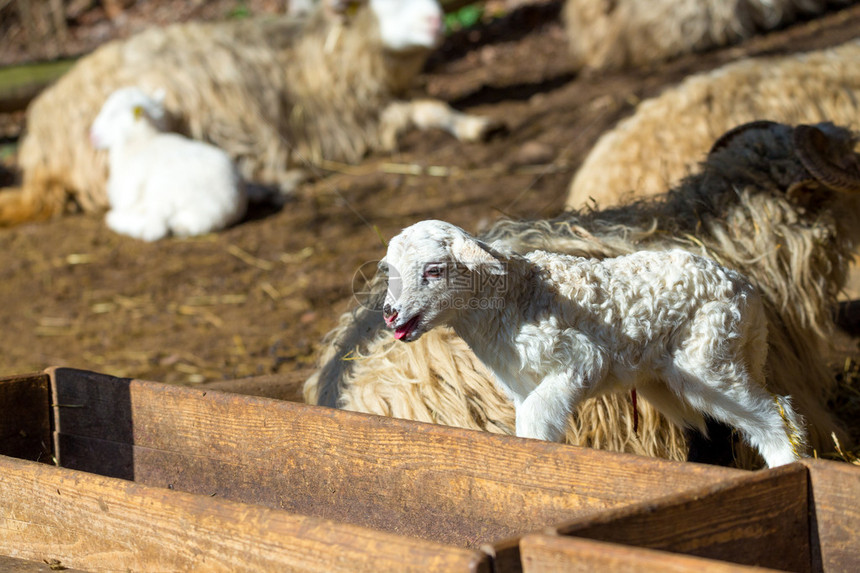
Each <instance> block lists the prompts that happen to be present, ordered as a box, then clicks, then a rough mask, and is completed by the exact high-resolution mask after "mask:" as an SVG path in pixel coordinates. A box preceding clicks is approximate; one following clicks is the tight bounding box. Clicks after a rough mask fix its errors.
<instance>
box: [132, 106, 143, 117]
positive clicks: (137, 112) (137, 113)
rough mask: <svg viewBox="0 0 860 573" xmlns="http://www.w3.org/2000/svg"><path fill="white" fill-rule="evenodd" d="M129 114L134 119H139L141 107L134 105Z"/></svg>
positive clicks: (141, 115)
mask: <svg viewBox="0 0 860 573" xmlns="http://www.w3.org/2000/svg"><path fill="white" fill-rule="evenodd" d="M131 113H133V114H134V119H136V120H137V119H140V118H142V117H143V107H142V106H139V105H136V106H134V107H133V108H132V110H131Z"/></svg>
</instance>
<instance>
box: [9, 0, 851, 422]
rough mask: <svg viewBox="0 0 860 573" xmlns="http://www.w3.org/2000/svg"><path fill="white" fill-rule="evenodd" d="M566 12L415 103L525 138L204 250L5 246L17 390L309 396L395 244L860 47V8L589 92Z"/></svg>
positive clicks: (483, 51) (416, 136)
mask: <svg viewBox="0 0 860 573" xmlns="http://www.w3.org/2000/svg"><path fill="white" fill-rule="evenodd" d="M559 5H560V3H558V2H550V3H549V4H546V5H544V6H542V7H531V8H525V9H522V10H519V11H516V12H514V13H512V14H510V15H509V16H507V17H505V18H502V19H499V20H495V21H493V22H490V23H488V24H485V25H482V26H480V27H479V28H478V29H476V30H472V31H469V32H465V33H458V34H454V35H453V36H451V37H450V38H449V39H448V41H447V42H446V44H445V45H444V46H443V47H442V49H440V51H439V53H438V54H436V55H435V56H434V57H433V58H432V59H431V61H430V63H429V64H428V67H427V71H426V73H425V74H424V75H423V76H422V77H421V81H420V85H418V86H416V93H429V94H430V95H432V96H435V97H441V98H443V99H446V100H448V101H450V102H452V103H453V104H454V105H455V106H456V107H458V108H461V109H464V110H467V111H469V112H470V113H475V114H482V115H487V116H491V117H494V118H498V119H500V120H503V121H504V122H505V124H506V125H507V127H508V132H507V133H506V134H502V135H501V136H499V137H496V138H495V139H493V140H492V141H490V142H488V143H485V144H463V143H459V142H457V141H455V140H453V139H452V138H451V137H449V136H447V135H445V134H443V133H437V132H432V133H412V134H409V135H407V136H406V137H405V138H404V140H403V141H402V145H401V148H400V150H399V152H398V153H395V154H390V155H376V156H372V157H368V158H367V159H366V160H365V161H364V162H362V163H361V164H360V165H357V166H343V167H342V168H339V169H337V170H334V171H325V172H324V171H322V170H319V175H320V178H319V180H317V181H316V182H314V183H312V184H309V185H307V186H305V187H303V188H302V189H301V190H300V192H299V193H298V194H297V196H296V197H295V198H294V199H293V200H291V201H289V202H288V203H287V204H286V205H285V206H284V207H283V208H282V209H280V210H274V209H270V210H268V211H267V210H263V209H258V210H256V211H255V212H254V213H252V214H251V215H250V216H249V217H248V219H247V220H245V221H244V222H242V223H241V224H239V225H237V226H235V227H233V228H231V229H229V230H227V231H225V232H222V233H220V234H217V235H209V236H205V237H201V238H196V239H188V240H181V239H168V240H163V241H161V242H157V243H154V244H148V243H144V242H139V241H136V240H134V239H130V238H126V237H123V236H119V235H116V234H114V233H112V232H110V231H109V230H108V229H107V228H106V227H105V225H104V224H103V221H102V218H101V217H99V216H96V215H75V216H68V217H65V218H62V219H58V220H54V221H51V222H48V223H42V224H30V225H26V226H21V227H17V228H12V229H2V230H0V324H2V325H3V328H2V329H0V348H2V357H0V375H5V374H18V373H24V372H28V371H33V370H38V369H42V368H45V367H47V366H53V365H63V366H72V367H78V368H85V369H90V370H95V371H99V372H104V373H109V374H114V375H118V376H133V377H139V378H145V379H150V380H157V381H163V382H170V383H179V384H199V383H204V382H209V381H215V380H224V379H234V378H241V377H246V376H252V375H261V374H277V375H279V376H286V377H289V378H292V379H295V380H301V379H304V378H305V377H306V376H307V375H308V374H309V373H310V372H311V370H312V368H313V365H314V361H315V356H316V352H317V350H318V348H319V347H320V344H321V339H322V338H323V336H324V335H325V333H326V332H328V331H329V330H330V329H331V328H332V327H333V326H334V324H335V322H336V320H337V319H338V317H339V316H340V314H341V313H342V312H343V311H345V310H346V309H347V308H348V307H349V306H350V304H351V302H352V300H353V295H352V283H353V278H354V275H355V273H356V271H357V270H358V269H359V268H360V267H361V266H362V264H364V263H366V262H368V261H376V260H378V259H379V258H381V256H382V255H383V253H384V247H383V243H382V241H381V240H380V235H381V236H382V237H385V238H389V237H391V236H392V235H394V234H396V233H397V232H398V231H399V230H400V229H401V228H402V227H404V226H406V225H408V224H411V223H413V222H415V221H417V220H420V219H424V218H441V219H447V220H450V221H452V222H454V223H456V224H460V225H462V226H464V227H465V228H467V229H469V230H472V231H479V230H480V229H481V228H483V227H485V226H486V225H488V224H489V223H491V222H492V221H494V220H496V219H497V218H499V217H502V216H510V217H529V218H531V217H550V216H554V215H556V214H558V213H559V212H560V211H561V209H562V205H563V203H564V198H565V195H566V192H567V186H568V184H569V182H570V179H571V177H572V175H573V173H574V171H575V169H576V167H577V166H578V165H579V163H580V162H581V161H582V159H583V158H584V156H585V154H586V153H587V151H588V150H589V148H590V147H591V146H592V145H593V144H594V142H595V140H596V139H597V138H598V136H599V135H600V134H601V133H602V132H604V131H605V130H607V129H609V128H610V127H612V126H613V125H614V124H615V123H616V122H617V121H618V120H619V119H620V118H622V117H624V116H625V115H627V114H629V113H630V112H631V111H632V109H633V106H634V105H635V104H636V102H638V101H640V100H641V99H642V98H645V97H649V96H651V95H654V94H656V93H657V92H659V90H660V89H661V88H662V87H664V86H666V85H669V84H671V83H675V82H677V81H678V80H679V79H681V78H682V77H684V76H685V75H687V74H689V73H691V72H695V71H698V70H702V69H708V68H712V67H714V66H716V65H719V64H722V63H724V62H727V61H730V60H733V59H736V58H739V57H743V56H745V55H758V54H769V53H782V52H785V51H794V50H800V49H812V48H818V47H823V46H827V45H833V44H837V43H840V42H842V41H845V40H847V39H849V38H853V37H855V36H856V35H857V34H858V32H860V9H851V10H847V11H844V12H841V13H837V14H833V15H830V16H828V17H826V18H824V19H823V20H819V21H817V22H812V23H807V24H801V25H798V26H795V27H793V28H791V29H788V30H785V31H782V32H778V33H774V34H771V35H768V36H764V37H761V38H757V39H755V40H754V41H751V42H749V43H747V44H745V45H743V46H739V47H734V48H729V49H726V50H722V51H719V52H716V53H711V54H707V55H700V56H695V57H688V58H684V59H683V60H681V61H677V62H674V63H671V64H669V65H666V66H661V67H659V68H656V69H650V70H638V71H635V72H632V73H627V74H612V75H596V76H592V77H584V76H579V75H577V74H575V73H574V72H573V71H572V70H571V69H570V68H569V67H568V65H567V57H566V56H567V54H566V46H565V41H564V34H563V31H562V29H561V25H560V23H559V21H558V11H559ZM666 121H667V122H671V121H672V118H666ZM841 340H842V341H843V344H842V347H843V349H844V353H843V354H842V355H839V356H835V357H834V373H835V374H836V375H840V376H842V377H843V379H844V380H845V383H844V386H845V393H846V396H847V397H846V396H843V397H842V398H840V404H838V405H837V407H839V408H840V409H841V410H842V412H841V413H842V414H843V417H851V418H855V419H856V417H857V414H860V412H857V411H852V409H851V407H849V406H847V404H849V403H850V404H856V403H858V402H860V400H857V397H860V392H858V388H860V385H858V384H857V382H856V379H855V377H854V376H853V375H843V374H851V373H853V372H854V370H856V367H855V366H854V362H853V361H852V359H853V358H854V357H857V356H860V352H858V349H857V339H856V338H851V337H849V336H847V335H845V334H844V333H843V335H842V338H841ZM851 393H853V394H851ZM855 394H856V396H854V395H855ZM851 396H854V397H853V398H852V397H851Z"/></svg>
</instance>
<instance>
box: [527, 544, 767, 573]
mask: <svg viewBox="0 0 860 573" xmlns="http://www.w3.org/2000/svg"><path fill="white" fill-rule="evenodd" d="M520 551H521V553H522V566H523V572H524V573H594V572H595V571H612V572H613V573H753V572H756V573H767V572H768V571H774V570H773V569H764V568H761V567H744V566H742V565H738V564H736V563H726V562H725V561H715V560H712V559H703V558H700V557H690V556H687V555H678V554H675V553H666V552H664V551H655V550H653V549H642V548H640V547H627V546H624V545H616V544H614V543H604V542H601V541H594V540H591V539H579V538H576V537H560V536H557V535H527V536H525V537H523V539H522V541H521V542H520Z"/></svg>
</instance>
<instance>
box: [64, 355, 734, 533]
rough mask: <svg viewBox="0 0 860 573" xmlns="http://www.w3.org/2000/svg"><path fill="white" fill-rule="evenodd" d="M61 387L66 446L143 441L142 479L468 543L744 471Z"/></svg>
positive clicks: (335, 413) (86, 384)
mask: <svg viewBox="0 0 860 573" xmlns="http://www.w3.org/2000/svg"><path fill="white" fill-rule="evenodd" d="M53 377H54V384H55V393H56V399H57V400H58V401H59V402H61V403H71V404H77V405H80V406H82V407H76V408H66V409H62V410H58V412H57V423H56V424H57V428H58V429H59V431H60V432H61V435H63V436H64V439H67V438H68V437H69V436H75V437H76V438H95V439H97V440H105V439H108V440H109V441H123V440H130V441H132V442H133V443H134V446H135V447H134V448H133V455H132V456H131V457H132V458H133V478H134V480H135V481H137V482H140V483H147V484H152V485H158V486H161V487H164V486H165V485H170V486H171V487H174V488H175V489H177V490H182V491H191V492H196V493H203V494H207V495H208V494H215V495H217V496H218V497H223V498H227V499H234V500H238V501H244V502H249V503H259V504H262V505H265V506H268V507H274V508H279V509H285V510H287V511H291V512H295V513H300V514H304V515H312V516H317V517H322V518H327V519H332V520H334V521H338V522H345V523H352V524H355V525H362V526H367V527H372V528H375V529H380V530H384V531H390V532H396V533H400V534H403V535H409V536H415V537H419V538H423V539H430V540H434V541H437V542H441V543H449V544H452V545H458V546H468V547H477V546H479V545H480V544H482V543H492V542H494V541H496V540H499V539H504V538H508V537H514V536H517V535H521V534H523V533H527V532H531V531H534V530H536V529H539V528H542V527H545V526H547V525H549V524H553V523H558V522H563V521H568V520H570V519H573V518H575V517H577V516H582V515H592V514H594V513H595V512H598V511H601V510H603V509H606V508H610V507H618V506H623V505H626V504H630V503H634V502H638V501H642V500H646V499H652V498H654V497H659V496H661V495H667V494H669V493H674V492H676V491H679V490H683V489H693V488H696V487H698V486H702V485H704V484H709V483H714V482H716V481H719V480H721V479H725V478H727V477H730V476H736V475H738V474H744V473H745V472H738V471H737V470H728V469H725V468H716V467H709V466H698V465H695V464H682V463H675V462H668V461H661V460H653V459H648V458H641V457H637V456H630V455H622V454H611V453H606V452H597V451H594V450H590V449H586V448H574V447H569V446H563V445H560V444H552V443H547V442H538V441H532V440H521V439H517V438H512V437H508V436H494V435H490V434H485V433H481V432H471V431H465V430H460V429H455V428H447V427H442V426H435V425H430V424H420V423H416V422H410V421H405V420H396V419H391V418H381V417H376V416H368V415H364V414H357V413H352V412H344V411H339V410H333V409H328V408H320V407H314V406H308V405H304V404H295V403H289V402H280V401H273V400H267V399H263V398H255V397H249V396H237V395H232V394H225V393H221V392H213V391H208V392H207V391H200V390H196V389H194V388H186V387H176V386H168V385H163V384H156V383H152V382H142V381H137V380H134V381H127V380H117V379H113V378H110V377H106V376H99V375H94V374H91V373H80V372H78V371H73V370H68V369H58V370H56V371H54V372H53ZM113 412H117V413H116V414H113ZM92 445H93V443H91V444H90V446H92ZM88 447H89V446H88ZM78 451H79V452H81V451H86V448H79V449H78ZM60 458H61V461H62V460H63V452H60ZM76 463H77V465H76V467H77V468H79V469H83V470H87V471H94V472H96V473H101V472H100V466H101V465H102V464H103V460H101V459H100V456H99V451H98V450H93V456H92V457H91V459H89V460H86V459H83V458H81V457H78V459H77V462H76Z"/></svg>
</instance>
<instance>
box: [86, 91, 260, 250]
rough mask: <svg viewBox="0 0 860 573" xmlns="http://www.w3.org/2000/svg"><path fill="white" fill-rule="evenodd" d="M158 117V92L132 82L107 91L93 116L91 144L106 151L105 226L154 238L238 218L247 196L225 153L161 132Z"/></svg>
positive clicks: (160, 117)
mask: <svg viewBox="0 0 860 573" xmlns="http://www.w3.org/2000/svg"><path fill="white" fill-rule="evenodd" d="M164 123H165V111H164V107H163V105H162V103H161V98H160V97H159V96H156V97H152V96H149V95H148V94H146V93H145V92H143V91H142V90H140V89H139V88H136V87H127V88H121V89H119V90H117V91H115V92H113V93H112V94H111V95H110V96H109V97H108V99H107V101H105V103H104V106H103V107H102V109H101V111H100V112H99V115H98V117H96V119H95V121H94V122H93V124H92V128H91V129H90V140H91V141H92V144H93V146H94V147H95V148H96V149H107V150H108V153H109V155H108V157H109V169H110V175H109V179H108V200H109V202H110V207H111V209H110V211H109V212H108V214H107V218H106V221H107V225H108V227H110V228H111V229H113V230H114V231H116V232H117V233H122V234H124V235H129V236H132V237H136V238H138V239H143V240H144V241H155V240H158V239H161V238H162V237H164V236H166V235H167V234H168V233H173V234H174V235H177V236H183V237H185V236H193V235H201V234H204V233H209V232H211V231H216V230H219V229H223V228H225V227H226V226H228V225H230V224H232V223H234V222H236V221H238V220H239V219H240V218H241V217H242V216H243V215H244V214H245V209H246V207H247V197H246V194H245V188H244V185H243V184H242V181H241V179H240V177H239V174H238V172H237V170H236V168H235V166H234V164H233V161H232V160H231V159H230V156H229V155H227V154H226V153H225V152H224V151H222V150H221V149H218V148H217V147H214V146H212V145H209V144H206V143H203V142H200V141H193V140H190V139H187V138H185V137H183V136H181V135H177V134H175V133H164V132H163V129H164Z"/></svg>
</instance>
